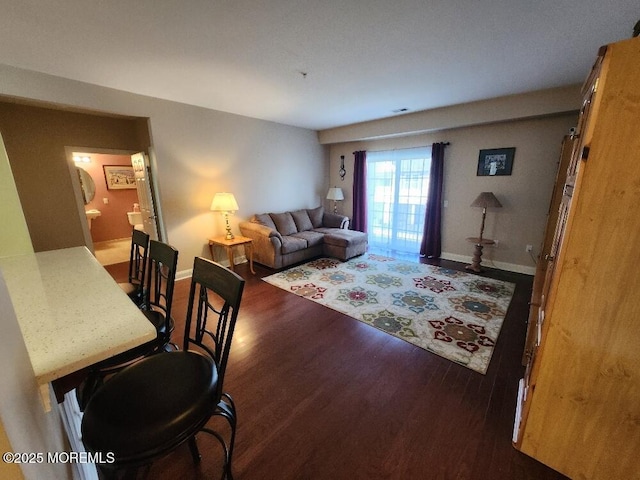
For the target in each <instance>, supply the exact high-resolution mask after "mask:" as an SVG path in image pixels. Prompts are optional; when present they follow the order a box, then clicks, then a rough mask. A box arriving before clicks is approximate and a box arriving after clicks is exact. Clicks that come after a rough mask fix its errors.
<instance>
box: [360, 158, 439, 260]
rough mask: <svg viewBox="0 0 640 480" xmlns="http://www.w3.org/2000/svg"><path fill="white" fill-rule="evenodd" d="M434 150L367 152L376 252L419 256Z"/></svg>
mask: <svg viewBox="0 0 640 480" xmlns="http://www.w3.org/2000/svg"><path fill="white" fill-rule="evenodd" d="M430 168H431V149H430V148H427V147H420V148H405V149H400V150H389V151H377V152H367V197H368V198H367V224H368V226H369V227H368V229H369V231H368V234H369V244H370V245H371V247H373V248H378V249H381V250H388V251H394V252H403V253H418V252H419V251H420V242H421V240H422V234H423V230H424V218H425V213H426V205H427V199H428V195H429V172H430Z"/></svg>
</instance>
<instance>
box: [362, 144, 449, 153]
mask: <svg viewBox="0 0 640 480" xmlns="http://www.w3.org/2000/svg"><path fill="white" fill-rule="evenodd" d="M436 143H437V142H436ZM442 144H443V145H444V146H445V147H446V146H448V145H451V143H450V142H442ZM431 146H433V143H432V144H431V145H424V146H422V147H403V148H390V149H386V150H366V151H367V152H371V153H376V152H394V151H396V150H411V149H412V148H425V147H431ZM353 153H354V154H355V153H356V152H353Z"/></svg>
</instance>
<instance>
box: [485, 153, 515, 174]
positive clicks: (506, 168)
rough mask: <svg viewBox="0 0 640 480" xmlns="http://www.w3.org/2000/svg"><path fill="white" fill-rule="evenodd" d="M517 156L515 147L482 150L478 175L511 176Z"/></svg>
mask: <svg viewBox="0 0 640 480" xmlns="http://www.w3.org/2000/svg"><path fill="white" fill-rule="evenodd" d="M515 154H516V149H515V147H510V148H492V149H488V150H480V156H479V157H478V172H477V175H478V176H485V175H490V176H498V175H511V169H512V168H513V157H514V156H515Z"/></svg>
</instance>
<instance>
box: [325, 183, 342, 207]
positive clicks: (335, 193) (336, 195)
mask: <svg viewBox="0 0 640 480" xmlns="http://www.w3.org/2000/svg"><path fill="white" fill-rule="evenodd" d="M327 200H333V213H338V204H337V203H336V202H338V201H340V200H344V195H343V193H342V189H341V188H338V187H333V188H330V189H329V192H328V193H327Z"/></svg>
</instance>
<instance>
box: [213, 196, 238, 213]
mask: <svg viewBox="0 0 640 480" xmlns="http://www.w3.org/2000/svg"><path fill="white" fill-rule="evenodd" d="M211 210H213V211H214V212H235V211H237V210H238V202H236V198H235V197H234V196H233V193H216V194H215V195H214V197H213V201H212V202H211Z"/></svg>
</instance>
